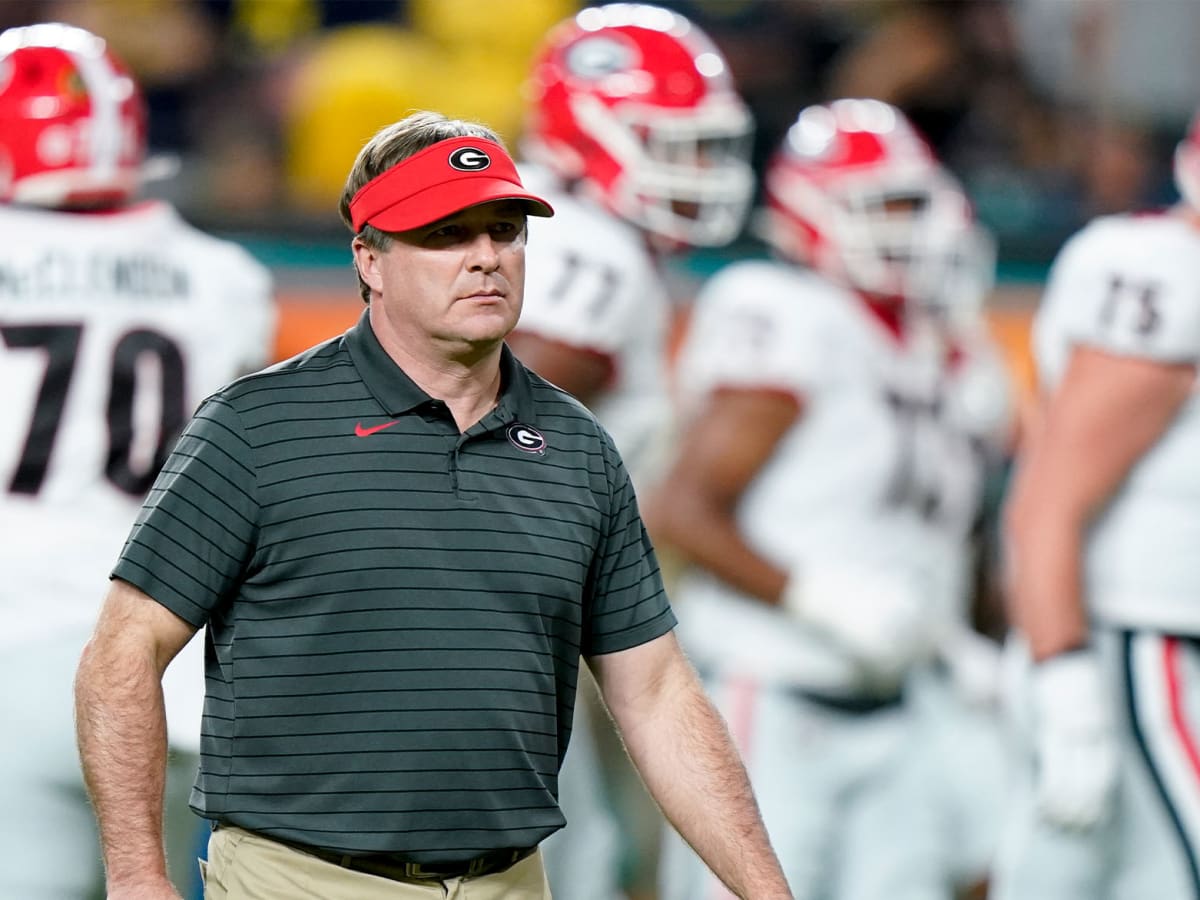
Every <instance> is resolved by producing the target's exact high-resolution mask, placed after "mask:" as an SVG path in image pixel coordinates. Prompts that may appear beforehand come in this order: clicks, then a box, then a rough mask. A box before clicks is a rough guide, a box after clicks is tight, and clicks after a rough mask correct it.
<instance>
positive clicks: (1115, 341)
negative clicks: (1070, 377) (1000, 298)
mask: <svg viewBox="0 0 1200 900" xmlns="http://www.w3.org/2000/svg"><path fill="white" fill-rule="evenodd" d="M1184 227H1185V226H1183V225H1182V223H1177V222H1174V221H1173V220H1170V219H1167V218H1166V217H1157V218H1154V219H1152V218H1145V219H1140V218H1135V217H1127V218H1124V219H1119V220H1111V221H1106V222H1101V223H1099V224H1097V225H1093V226H1091V227H1089V228H1088V229H1086V230H1085V231H1083V232H1081V233H1080V234H1079V235H1077V236H1076V237H1075V238H1073V239H1072V240H1071V241H1070V242H1069V243H1068V244H1067V245H1066V246H1065V247H1064V248H1063V251H1062V252H1061V253H1060V254H1059V257H1058V259H1056V261H1055V263H1054V265H1053V267H1052V269H1051V273H1050V277H1049V280H1048V283H1047V289H1046V296H1045V298H1044V300H1043V304H1042V305H1043V308H1044V309H1045V310H1046V315H1045V317H1044V318H1045V319H1047V321H1048V322H1049V323H1050V324H1049V325H1048V326H1046V325H1043V326H1042V327H1051V328H1057V329H1058V330H1059V331H1060V332H1061V335H1060V336H1061V338H1062V340H1064V341H1065V342H1066V343H1067V344H1085V345H1088V346H1092V347H1096V348H1099V349H1101V350H1106V351H1109V352H1112V353H1117V354H1122V355H1129V356H1139V357H1144V358H1146V359H1151V360H1158V361H1161V362H1190V361H1194V360H1196V359H1200V266H1197V265H1196V263H1195V259H1196V254H1197V253H1200V241H1198V240H1196V238H1195V237H1194V236H1192V235H1190V234H1188V233H1187V232H1186V231H1184Z"/></svg>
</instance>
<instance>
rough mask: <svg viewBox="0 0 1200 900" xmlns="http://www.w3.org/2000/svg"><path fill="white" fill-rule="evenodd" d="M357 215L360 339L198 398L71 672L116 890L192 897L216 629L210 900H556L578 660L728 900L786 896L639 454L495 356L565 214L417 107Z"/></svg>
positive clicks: (393, 133) (206, 782)
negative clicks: (693, 635) (686, 611)
mask: <svg viewBox="0 0 1200 900" xmlns="http://www.w3.org/2000/svg"><path fill="white" fill-rule="evenodd" d="M341 211H342V216H343V218H344V219H345V221H346V222H347V224H348V225H349V226H350V228H351V229H352V231H353V232H354V235H355V237H354V240H353V242H352V250H353V254H354V261H355V265H356V268H357V271H358V277H359V283H360V290H361V292H362V295H363V298H364V300H366V301H367V308H366V310H365V312H364V314H363V317H362V319H361V320H360V322H359V323H358V324H357V325H356V326H355V327H353V328H351V329H350V330H349V331H348V332H347V333H346V334H345V335H343V336H341V337H339V338H335V339H333V340H330V341H328V342H326V343H324V344H321V345H318V346H316V347H313V348H312V349H311V350H309V351H307V352H306V353H304V354H302V355H300V356H298V357H296V358H294V359H292V360H288V361H287V362H284V363H281V364H279V365H277V366H274V367H272V368H270V369H267V370H265V371H263V372H259V373H257V374H255V375H251V376H248V377H246V378H243V379H241V380H239V381H236V382H234V383H233V384H231V385H229V386H227V387H226V388H224V389H223V390H221V391H220V392H218V393H217V394H215V395H213V396H212V397H210V398H209V399H208V400H207V401H206V402H205V403H204V405H203V406H202V407H201V408H200V410H199V411H198V412H197V413H196V415H195V417H194V419H193V420H192V422H191V424H190V425H189V427H188V429H187V431H186V432H185V434H184V436H183V437H182V438H181V440H180V442H179V444H178V445H177V447H176V449H175V451H174V453H173V455H172V456H171V457H170V459H168V461H167V462H166V464H165V465H164V466H163V470H162V475H161V476H160V478H159V480H158V482H157V483H156V484H155V486H154V488H153V490H152V491H151V493H150V495H149V497H148V499H147V502H146V505H145V507H144V509H143V511H142V514H141V515H140V516H139V518H138V521H137V523H136V525H135V526H134V529H133V531H132V533H131V535H130V537H129V539H128V541H127V542H126V545H125V549H124V551H123V552H122V554H121V557H120V559H119V561H118V562H117V565H116V568H115V569H114V571H113V581H112V585H111V588H110V591H109V594H108V597H107V599H106V602H105V605H104V608H103V610H102V612H101V615H100V619H99V622H98V624H97V627H96V631H95V634H94V635H93V638H92V640H91V642H90V643H89V645H88V648H87V650H86V651H85V653H84V656H83V659H82V660H81V663H80V667H79V672H78V675H77V678H76V715H77V719H78V733H79V744H80V753H81V757H82V760H83V766H84V771H85V775H86V777H87V781H88V785H89V789H90V791H91V794H92V799H93V802H94V804H95V808H96V813H97V817H98V819H99V822H100V827H101V833H102V839H103V843H104V852H105V863H106V868H107V875H108V896H109V898H110V900H119V898H122V897H137V898H160V897H161V898H168V897H175V896H176V895H175V893H174V891H173V889H172V888H171V886H170V883H169V882H168V880H167V878H166V875H165V867H164V861H163V853H162V848H161V795H162V777H163V764H164V756H165V739H164V723H163V715H162V700H161V689H160V685H159V680H160V677H161V674H162V671H163V669H164V668H165V666H166V665H167V663H168V662H169V661H170V659H171V658H172V657H173V656H174V655H175V654H176V653H177V652H178V651H179V649H180V648H181V647H182V646H183V645H184V644H185V643H186V642H187V641H188V639H189V638H191V636H192V635H193V633H194V632H195V631H196V629H197V628H198V627H199V626H201V625H205V624H207V625H208V629H207V634H208V636H209V637H208V640H209V645H208V647H207V697H206V701H205V711H204V724H203V745H202V762H201V766H200V771H199V774H198V777H197V780H196V785H195V789H194V791H193V795H192V805H193V807H194V808H195V810H196V811H197V812H198V813H199V814H200V815H202V816H205V817H206V818H209V819H211V820H213V822H214V824H215V826H216V827H215V830H214V833H213V837H212V840H211V842H210V845H209V860H208V864H207V887H206V896H208V897H211V898H235V897H236V898H279V900H284V898H287V900H296V898H303V897H311V898H322V900H339V898H345V900H371V898H380V900H382V898H407V897H413V898H415V897H445V896H452V897H469V898H471V900H491V898H497V900H498V898H501V897H504V898H530V900H537V898H548V897H549V889H548V888H547V886H546V883H545V875H544V872H543V870H542V865H541V859H540V855H539V854H538V853H537V852H536V848H537V845H538V843H539V842H540V841H541V840H543V839H544V838H545V837H546V836H547V835H549V834H551V833H553V832H554V831H555V830H556V829H558V828H560V827H562V825H563V817H562V814H561V812H560V811H559V808H558V805H557V802H556V796H557V777H558V770H559V765H560V763H561V761H562V758H563V754H564V752H565V751H566V745H567V741H568V739H569V737H570V727H571V717H572V708H573V704H574V700H575V685H576V679H577V676H578V667H579V660H580V655H581V654H582V655H583V656H584V657H586V659H587V661H588V664H589V666H590V667H591V668H592V669H593V671H594V673H595V675H596V678H597V682H598V683H599V685H600V687H601V691H602V693H603V695H604V698H605V700H606V702H607V704H608V706H609V709H610V710H611V712H612V715H613V717H614V719H615V721H616V723H617V725H618V727H619V728H620V729H621V732H622V735H623V737H624V739H625V741H626V744H627V746H628V748H629V752H630V755H631V757H632V758H633V760H634V763H635V764H636V765H637V767H638V769H639V771H640V772H641V774H642V776H643V778H644V779H645V780H646V783H647V785H648V787H649V789H650V791H651V793H652V794H653V796H654V797H655V799H656V801H657V802H658V803H659V805H660V806H661V807H662V809H663V810H664V812H665V814H666V815H667V817H668V818H669V819H670V820H671V821H672V822H673V823H674V824H675V825H676V827H677V828H678V829H679V830H680V832H681V833H682V834H683V835H684V837H685V838H686V839H687V840H688V841H689V842H691V843H692V844H693V845H694V846H695V847H696V848H697V850H698V851H699V852H700V854H701V856H702V857H703V858H704V859H705V860H706V861H707V862H708V864H709V865H710V866H711V867H712V868H713V870H714V871H715V872H716V873H717V874H718V875H719V876H720V877H721V879H722V880H723V881H724V882H725V883H726V884H727V885H728V886H729V887H730V889H731V890H732V891H733V892H734V893H735V894H736V895H737V896H739V897H744V898H751V897H753V898H764V900H765V898H770V900H777V898H787V897H790V894H789V892H788V889H787V886H786V884H785V883H784V879H783V876H782V873H781V871H780V869H779V865H778V862H777V861H776V859H775V856H774V854H773V852H772V851H771V848H770V845H769V843H768V841H767V837H766V834H765V832H764V830H763V827H762V823H761V819H760V817H759V814H758V809H757V806H756V804H755V801H754V798H753V795H752V793H751V791H750V788H749V785H748V782H747V781H746V777H745V772H744V769H743V767H742V764H741V761H740V760H739V759H738V757H737V755H736V752H735V751H734V750H733V748H732V745H731V744H730V742H729V739H728V736H727V734H726V731H725V728H724V725H723V723H722V722H721V720H720V718H719V717H718V716H717V715H716V713H715V712H714V711H713V709H712V707H711V705H710V704H709V702H708V700H707V699H706V698H705V696H704V694H703V692H702V690H701V689H700V687H699V683H698V681H697V679H696V678H695V675H694V673H693V670H692V669H691V667H690V665H689V664H688V663H687V661H686V659H685V658H684V657H683V655H682V653H681V652H680V650H679V647H678V645H677V643H676V640H675V637H674V634H673V631H672V628H673V626H674V624H675V619H674V616H673V615H672V613H671V610H670V607H669V605H668V602H667V599H666V596H665V594H664V592H663V587H662V582H661V579H660V577H659V573H658V567H657V563H656V562H655V558H654V553H653V550H652V548H651V547H650V544H649V542H648V540H647V538H646V535H645V532H644V530H643V528H642V523H641V519H640V516H639V514H638V510H637V504H636V501H635V498H634V494H633V490H632V488H631V486H630V483H629V478H628V476H627V474H626V472H625V468H624V466H623V464H622V462H621V459H620V456H619V455H618V453H617V451H616V450H615V449H614V446H613V443H612V441H611V439H610V438H609V436H608V435H607V433H606V432H605V431H604V430H603V429H602V428H601V427H600V426H599V425H598V424H597V423H596V420H595V419H594V418H593V417H592V416H591V414H590V413H588V412H587V411H586V410H585V409H584V408H583V407H582V406H581V405H580V404H579V403H578V402H576V401H575V400H574V399H573V398H572V397H570V396H569V395H567V394H565V393H564V392H562V391H560V390H559V389H557V388H555V387H554V386H552V385H550V384H549V383H547V382H546V381H544V380H542V379H540V378H538V377H537V376H536V375H534V374H533V373H531V372H530V371H528V370H527V369H525V368H524V367H523V366H522V365H521V364H520V363H519V362H517V360H516V359H515V358H514V357H513V356H512V354H511V353H510V352H509V351H508V349H507V348H506V346H505V345H504V338H505V336H506V335H507V334H508V333H509V332H510V331H511V330H512V329H513V327H514V326H515V324H516V321H517V317H518V315H519V314H520V309H521V300H522V292H523V286H524V256H525V238H526V221H525V220H526V216H527V215H540V216H549V215H551V214H552V211H551V209H550V207H549V206H548V205H547V204H546V203H545V201H543V200H541V199H540V198H538V197H536V196H534V195H533V194H530V193H529V192H527V191H525V189H524V188H523V187H522V185H521V183H520V180H519V178H518V176H517V173H516V169H515V167H514V166H513V163H512V160H511V159H510V158H509V156H508V154H507V152H506V151H505V150H504V148H503V147H502V146H501V144H500V143H499V139H498V138H497V137H496V136H495V135H494V134H493V133H491V132H490V131H489V130H487V129H485V128H483V127H482V126H478V125H474V124H472V123H466V122H461V121H454V120H447V119H445V118H444V117H442V116H439V115H437V114H434V113H417V114H414V115H412V116H409V117H408V118H406V119H404V120H402V121H400V122H398V123H396V124H394V125H392V126H389V127H388V128H385V129H383V130H382V131H381V132H379V133H378V134H377V135H376V136H375V137H374V138H372V139H371V141H370V142H368V144H367V145H366V147H364V148H363V150H362V152H361V153H360V154H359V157H358V159H357V160H356V162H355V164H354V167H353V169H352V171H351V173H350V176H349V179H348V181H347V185H346V189H345V191H344V194H343V198H342V203H341Z"/></svg>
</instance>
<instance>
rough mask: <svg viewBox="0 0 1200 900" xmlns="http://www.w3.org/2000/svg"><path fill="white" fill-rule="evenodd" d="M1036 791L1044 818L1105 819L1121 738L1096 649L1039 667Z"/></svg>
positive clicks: (1059, 821) (1080, 824)
mask: <svg viewBox="0 0 1200 900" xmlns="http://www.w3.org/2000/svg"><path fill="white" fill-rule="evenodd" d="M1032 687H1033V711H1034V727H1035V738H1034V739H1035V746H1036V752H1037V774H1036V797H1037V806H1038V811H1039V813H1040V814H1041V816H1042V818H1043V819H1044V820H1045V821H1046V822H1049V823H1050V824H1052V825H1057V826H1058V827H1060V828H1068V829H1076V830H1079V829H1087V828H1092V827H1094V826H1096V825H1099V824H1100V823H1102V822H1103V821H1104V820H1105V819H1107V818H1108V816H1109V814H1110V813H1111V811H1112V804H1113V797H1114V794H1115V792H1116V786H1117V773H1118V743H1117V734H1116V728H1115V724H1114V721H1113V712H1112V707H1111V704H1112V703H1113V700H1112V699H1111V697H1110V696H1109V694H1108V693H1107V692H1106V691H1105V689H1104V679H1103V675H1102V672H1101V670H1100V663H1099V660H1098V659H1097V658H1096V655H1095V653H1094V652H1092V651H1091V650H1073V651H1070V652H1067V653H1062V654H1059V655H1058V656H1052V657H1050V658H1049V659H1046V660H1043V661H1042V662H1040V663H1035V664H1034V667H1033V682H1032Z"/></svg>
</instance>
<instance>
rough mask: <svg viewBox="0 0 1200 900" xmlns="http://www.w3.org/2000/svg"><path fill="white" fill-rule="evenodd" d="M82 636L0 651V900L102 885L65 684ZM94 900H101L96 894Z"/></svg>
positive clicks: (60, 896)
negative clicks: (0, 728) (0, 729)
mask: <svg viewBox="0 0 1200 900" xmlns="http://www.w3.org/2000/svg"><path fill="white" fill-rule="evenodd" d="M86 637H87V636H86V635H85V634H70V635H63V636H58V637H56V638H54V639H52V640H42V641H36V642H32V643H28V642H27V643H24V644H21V645H12V646H7V647H5V648H4V650H3V652H2V653H0V681H2V683H3V684H4V685H5V687H4V690H3V691H0V721H2V722H3V723H4V740H3V741H0V777H3V779H4V785H5V800H6V802H5V812H4V815H3V816H0V897H4V898H9V897H12V898H21V900H80V898H88V897H92V896H96V894H95V893H94V892H95V891H96V890H97V889H98V888H99V886H100V884H101V878H102V873H101V865H100V848H99V843H98V841H97V837H96V830H95V819H94V817H93V815H92V810H91V807H90V806H89V804H88V802H87V795H86V792H85V790H84V786H83V779H82V776H81V774H80V768H79V757H78V754H77V752H76V749H75V727H74V719H73V716H72V710H73V708H74V704H73V701H72V683H73V680H74V675H75V667H76V665H77V664H78V662H79V653H80V651H81V649H82V648H83V644H84V641H85V640H86ZM99 896H103V894H102V893H100V894H99Z"/></svg>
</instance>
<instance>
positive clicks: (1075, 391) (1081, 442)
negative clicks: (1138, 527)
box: [1005, 346, 1196, 660]
mask: <svg viewBox="0 0 1200 900" xmlns="http://www.w3.org/2000/svg"><path fill="white" fill-rule="evenodd" d="M1195 376H1196V367H1195V366H1194V365H1193V364H1191V363H1165V362H1157V361H1152V360H1148V359H1144V358H1139V357H1134V356H1121V355H1116V354H1113V353H1108V352H1106V351H1103V350H1099V349H1096V348H1092V347H1087V346H1077V347H1076V348H1075V349H1074V350H1073V352H1072V354H1071V358H1070V362H1069V363H1068V366H1067V369H1066V373H1065V375H1064V377H1063V379H1062V382H1061V384H1060V386H1059V387H1058V389H1057V390H1056V391H1055V392H1054V394H1053V395H1052V396H1050V397H1049V398H1047V399H1046V401H1045V402H1044V404H1043V407H1042V409H1041V411H1040V414H1039V415H1038V416H1037V425H1036V427H1035V429H1034V430H1033V431H1032V433H1030V434H1028V435H1026V440H1027V443H1026V446H1025V448H1024V449H1023V450H1022V452H1021V453H1020V456H1019V458H1018V467H1017V473H1016V476H1015V479H1014V483H1013V487H1012V494H1011V497H1010V500H1009V502H1008V508H1007V512H1006V516H1005V518H1006V529H1007V532H1008V538H1009V544H1010V548H1011V552H1012V570H1011V579H1012V585H1011V586H1012V605H1013V608H1012V614H1013V617H1014V620H1015V623H1016V624H1017V626H1018V627H1019V628H1020V629H1021V631H1022V632H1023V633H1024V634H1025V635H1026V637H1027V639H1028V640H1029V642H1030V646H1031V651H1032V653H1033V657H1034V659H1035V660H1043V659H1047V658H1049V657H1052V656H1055V655H1056V654H1059V653H1062V652H1063V651H1066V650H1070V649H1073V648H1077V647H1080V646H1083V645H1085V644H1086V643H1087V639H1088V624H1087V614H1086V612H1085V609H1084V603H1083V597H1082V574H1081V566H1082V563H1081V561H1082V550H1083V542H1084V534H1085V530H1086V528H1087V526H1088V524H1089V523H1090V522H1091V520H1092V519H1093V517H1094V516H1095V515H1096V513H1097V512H1098V511H1099V510H1100V508H1101V507H1102V506H1103V505H1104V503H1105V502H1106V501H1107V500H1108V499H1109V498H1110V497H1112V495H1113V494H1114V493H1115V492H1116V490H1117V488H1118V487H1119V486H1120V485H1121V483H1122V482H1123V481H1124V480H1125V478H1126V476H1128V474H1129V472H1130V470H1131V469H1132V468H1133V466H1134V464H1135V463H1136V462H1137V460H1138V459H1139V458H1140V457H1141V456H1142V455H1143V454H1145V453H1146V452H1147V451H1148V450H1149V449H1150V448H1151V447H1152V446H1153V445H1154V443H1155V442H1156V441H1157V440H1158V439H1159V437H1161V436H1162V434H1163V432H1164V431H1166V429H1167V427H1168V426H1169V425H1170V423H1171V421H1172V420H1173V419H1174V417H1175V415H1176V414H1177V413H1178V411H1179V409H1180V407H1181V406H1182V405H1183V403H1184V401H1185V400H1186V399H1187V397H1188V394H1189V392H1190V391H1191V389H1192V385H1193V382H1194V381H1195Z"/></svg>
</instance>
